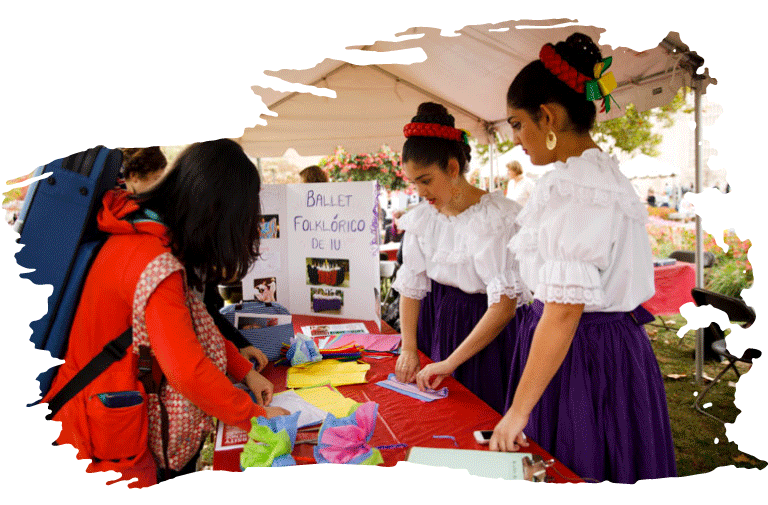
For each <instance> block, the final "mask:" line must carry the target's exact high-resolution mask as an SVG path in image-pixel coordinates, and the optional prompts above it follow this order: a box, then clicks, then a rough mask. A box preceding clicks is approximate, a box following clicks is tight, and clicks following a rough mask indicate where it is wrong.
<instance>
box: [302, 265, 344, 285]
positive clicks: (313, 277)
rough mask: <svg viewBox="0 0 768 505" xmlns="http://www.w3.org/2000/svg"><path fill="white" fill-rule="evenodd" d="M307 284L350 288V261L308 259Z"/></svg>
mask: <svg viewBox="0 0 768 505" xmlns="http://www.w3.org/2000/svg"><path fill="white" fill-rule="evenodd" d="M307 284H309V285H312V286H323V285H324V286H337V287H343V288H348V287H349V260H347V259H331V258H307Z"/></svg>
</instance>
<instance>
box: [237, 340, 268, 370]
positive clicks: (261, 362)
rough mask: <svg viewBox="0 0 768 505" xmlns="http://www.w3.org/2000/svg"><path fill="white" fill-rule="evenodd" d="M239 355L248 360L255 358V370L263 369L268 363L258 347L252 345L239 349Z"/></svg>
mask: <svg viewBox="0 0 768 505" xmlns="http://www.w3.org/2000/svg"><path fill="white" fill-rule="evenodd" d="M240 355H241V356H242V357H243V358H245V359H247V360H248V361H251V360H255V361H256V371H257V372H261V371H262V370H264V367H265V366H267V363H269V360H268V359H267V356H266V355H265V354H264V353H263V352H261V350H260V349H257V348H256V347H254V346H252V345H249V346H247V347H243V348H242V349H240Z"/></svg>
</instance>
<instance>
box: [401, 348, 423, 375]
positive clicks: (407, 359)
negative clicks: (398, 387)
mask: <svg viewBox="0 0 768 505" xmlns="http://www.w3.org/2000/svg"><path fill="white" fill-rule="evenodd" d="M419 366H420V362H419V353H418V352H417V351H406V350H401V351H400V356H398V358H397V364H396V365H395V378H396V379H397V380H398V381H400V382H414V381H415V380H416V372H418V371H419Z"/></svg>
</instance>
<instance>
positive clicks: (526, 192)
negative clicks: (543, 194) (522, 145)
mask: <svg viewBox="0 0 768 505" xmlns="http://www.w3.org/2000/svg"><path fill="white" fill-rule="evenodd" d="M507 171H508V173H509V185H508V186H507V198H509V199H510V200H514V201H516V202H517V203H519V204H520V206H521V207H524V206H525V202H527V201H528V198H529V197H530V196H531V191H533V186H534V184H533V181H532V180H531V179H530V178H528V177H526V176H525V174H523V165H521V164H520V162H519V161H517V160H512V161H510V162H509V163H507Z"/></svg>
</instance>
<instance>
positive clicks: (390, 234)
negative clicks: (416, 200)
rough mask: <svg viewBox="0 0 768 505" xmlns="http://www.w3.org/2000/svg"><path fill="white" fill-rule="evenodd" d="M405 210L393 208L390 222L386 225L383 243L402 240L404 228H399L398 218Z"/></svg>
mask: <svg viewBox="0 0 768 505" xmlns="http://www.w3.org/2000/svg"><path fill="white" fill-rule="evenodd" d="M403 214H405V211H402V210H399V209H398V210H395V211H394V212H392V224H391V225H389V226H388V227H387V231H386V234H385V235H384V243H385V244H386V243H389V242H401V241H402V240H403V233H404V231H405V230H403V229H402V228H400V218H401V217H403Z"/></svg>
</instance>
